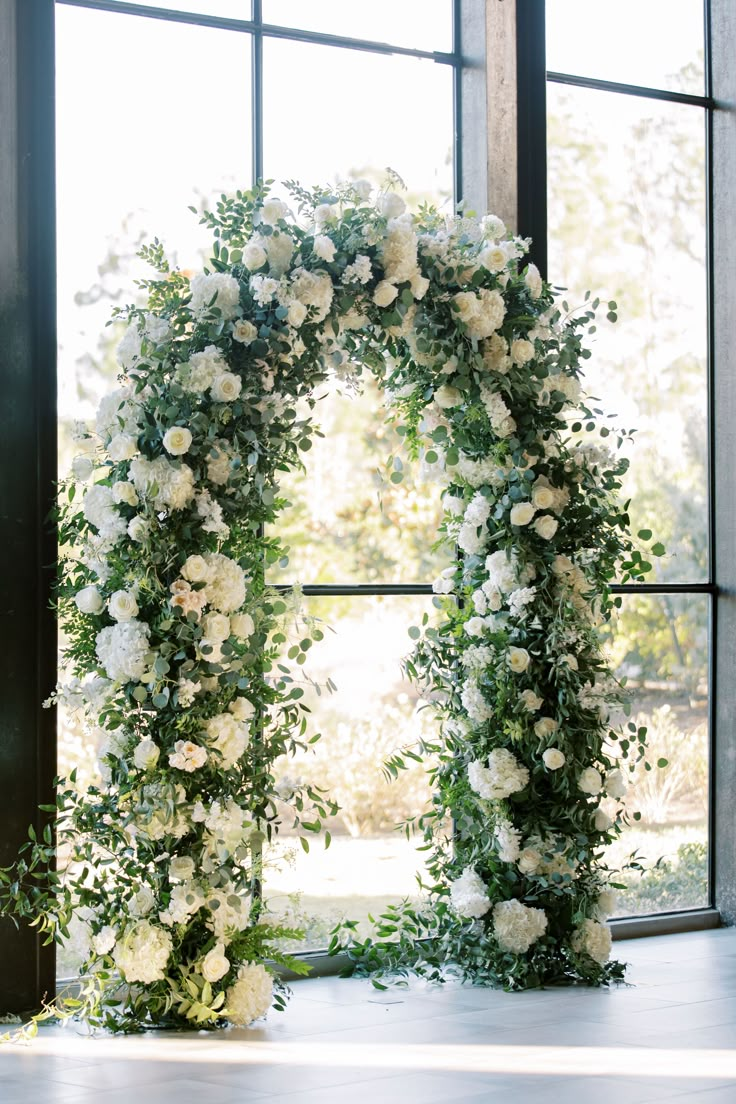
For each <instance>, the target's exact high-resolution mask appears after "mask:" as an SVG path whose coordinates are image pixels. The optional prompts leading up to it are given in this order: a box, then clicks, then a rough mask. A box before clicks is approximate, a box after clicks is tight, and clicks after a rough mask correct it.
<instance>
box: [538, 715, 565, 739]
mask: <svg viewBox="0 0 736 1104" xmlns="http://www.w3.org/2000/svg"><path fill="white" fill-rule="evenodd" d="M559 727H560V726H559V724H558V723H557V721H556V720H555V719H554V717H540V718H539V720H538V721H537V723H536V724H535V726H534V733H535V735H536V736H538V737H539V739H540V740H544V739H546V738H547V736H551V735H552V734H553V732H557V729H558V728H559Z"/></svg>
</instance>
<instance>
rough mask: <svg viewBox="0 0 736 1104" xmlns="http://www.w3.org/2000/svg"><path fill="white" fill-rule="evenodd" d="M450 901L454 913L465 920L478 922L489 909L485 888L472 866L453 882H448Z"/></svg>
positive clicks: (489, 904) (488, 899) (489, 902)
mask: <svg viewBox="0 0 736 1104" xmlns="http://www.w3.org/2000/svg"><path fill="white" fill-rule="evenodd" d="M450 901H451V902H452V908H453V910H454V911H455V913H456V914H457V915H458V916H461V917H463V919H467V920H471V919H472V920H478V919H479V918H480V917H481V916H485V914H486V913H487V912H488V911H489V909H490V907H491V901H490V898H489V896H488V893H487V891H486V887H485V885H484V884H483V881H482V879H481V878H480V877H479V875H478V874H477V873H476V871H475V870H474V868H473V867H472V866H468V867H466V868H465V870H463V872H462V874H461V875H460V877H459V878H457V879H456V880H455V881H450Z"/></svg>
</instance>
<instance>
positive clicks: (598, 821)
mask: <svg viewBox="0 0 736 1104" xmlns="http://www.w3.org/2000/svg"><path fill="white" fill-rule="evenodd" d="M593 823H594V824H595V828H596V831H597V832H607V831H608V829H609V828H610V827H611V825H612V824H613V821H612V820H611V818H610V817H609V815H608V813H605V812H604V811H603V809H596V811H595V819H594V822H593Z"/></svg>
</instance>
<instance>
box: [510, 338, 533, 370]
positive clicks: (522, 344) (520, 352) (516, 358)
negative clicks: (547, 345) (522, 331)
mask: <svg viewBox="0 0 736 1104" xmlns="http://www.w3.org/2000/svg"><path fill="white" fill-rule="evenodd" d="M511 359H512V360H513V362H514V364H528V363H529V361H530V360H533V359H534V346H533V345H532V343H531V341H527V340H526V338H524V337H517V339H516V341H512V342H511Z"/></svg>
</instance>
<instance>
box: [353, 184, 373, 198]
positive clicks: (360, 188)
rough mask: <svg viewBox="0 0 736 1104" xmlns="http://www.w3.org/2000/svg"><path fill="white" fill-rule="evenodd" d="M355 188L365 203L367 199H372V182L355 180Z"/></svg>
mask: <svg viewBox="0 0 736 1104" xmlns="http://www.w3.org/2000/svg"><path fill="white" fill-rule="evenodd" d="M353 188H354V190H355V192H356V193H357V195H358V196H359V198H360V199H362V200H363V202H365V200H366V199H370V196H371V192H372V191H373V185H372V184H371V182H370V180H354V181H353Z"/></svg>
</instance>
